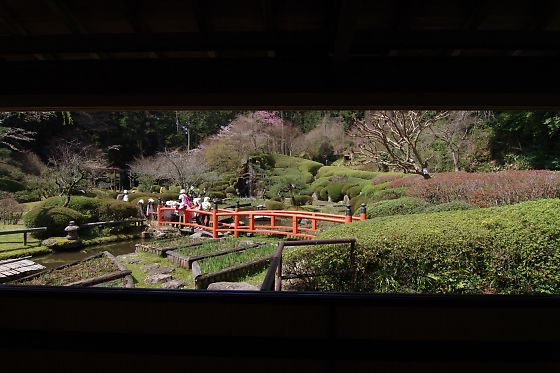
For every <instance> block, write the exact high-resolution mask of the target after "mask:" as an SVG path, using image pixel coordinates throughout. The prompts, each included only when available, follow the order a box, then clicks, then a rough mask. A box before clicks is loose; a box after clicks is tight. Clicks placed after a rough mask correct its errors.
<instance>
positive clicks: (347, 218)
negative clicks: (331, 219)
mask: <svg viewBox="0 0 560 373" xmlns="http://www.w3.org/2000/svg"><path fill="white" fill-rule="evenodd" d="M347 223H352V208H351V207H350V206H346V214H345V216H344V224H347Z"/></svg>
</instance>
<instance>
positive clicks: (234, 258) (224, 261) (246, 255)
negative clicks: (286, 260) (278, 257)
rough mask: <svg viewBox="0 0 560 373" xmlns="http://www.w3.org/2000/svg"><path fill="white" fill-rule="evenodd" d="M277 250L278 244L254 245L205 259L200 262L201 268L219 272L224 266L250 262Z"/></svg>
mask: <svg viewBox="0 0 560 373" xmlns="http://www.w3.org/2000/svg"><path fill="white" fill-rule="evenodd" d="M275 250H276V245H274V244H267V245H264V246H259V247H253V248H250V249H247V250H244V251H238V252H235V253H231V254H227V255H222V256H215V257H211V258H208V259H204V260H202V261H201V262H200V270H201V271H202V272H203V273H212V272H218V271H220V270H222V269H224V268H228V267H233V266H235V265H239V264H242V263H248V262H251V261H253V260H256V259H259V258H263V257H265V256H267V255H271V254H272V253H274V251H275Z"/></svg>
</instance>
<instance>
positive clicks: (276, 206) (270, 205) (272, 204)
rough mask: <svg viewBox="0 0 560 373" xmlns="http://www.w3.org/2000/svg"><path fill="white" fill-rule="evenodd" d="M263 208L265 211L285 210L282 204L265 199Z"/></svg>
mask: <svg viewBox="0 0 560 373" xmlns="http://www.w3.org/2000/svg"><path fill="white" fill-rule="evenodd" d="M264 206H265V208H266V209H267V210H284V209H285V208H286V206H284V203H283V202H278V201H274V200H271V199H267V200H266V201H264Z"/></svg>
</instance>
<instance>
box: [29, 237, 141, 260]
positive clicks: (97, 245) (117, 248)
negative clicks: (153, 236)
mask: <svg viewBox="0 0 560 373" xmlns="http://www.w3.org/2000/svg"><path fill="white" fill-rule="evenodd" d="M123 236H126V238H125V237H123ZM84 242H88V244H87V245H86V246H84V247H82V248H81V249H79V250H75V251H62V252H60V251H59V252H52V251H51V253H50V254H48V255H44V256H41V257H37V258H34V259H33V260H34V261H35V262H37V263H40V264H42V265H44V266H45V267H47V268H54V267H57V266H60V265H63V264H66V263H69V262H72V261H76V260H80V259H84V258H86V257H88V256H90V255H92V254H96V253H98V252H101V251H108V252H110V253H111V254H113V255H115V256H118V255H122V254H128V253H132V252H134V250H135V245H136V244H137V243H141V242H144V241H143V240H142V239H141V238H139V235H119V236H108V237H99V238H96V239H93V240H87V241H84Z"/></svg>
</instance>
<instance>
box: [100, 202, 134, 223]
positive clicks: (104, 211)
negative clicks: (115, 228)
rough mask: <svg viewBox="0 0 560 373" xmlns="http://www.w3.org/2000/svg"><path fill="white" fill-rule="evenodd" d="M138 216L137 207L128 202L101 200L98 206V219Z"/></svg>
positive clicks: (107, 219) (121, 218)
mask: <svg viewBox="0 0 560 373" xmlns="http://www.w3.org/2000/svg"><path fill="white" fill-rule="evenodd" d="M137 217H138V207H137V206H136V205H135V204H132V203H130V202H123V201H117V200H109V201H103V203H102V204H101V206H100V208H99V220H100V221H110V220H124V219H128V218H137Z"/></svg>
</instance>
